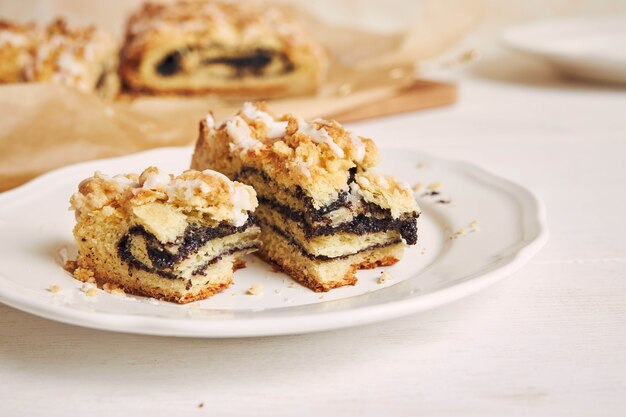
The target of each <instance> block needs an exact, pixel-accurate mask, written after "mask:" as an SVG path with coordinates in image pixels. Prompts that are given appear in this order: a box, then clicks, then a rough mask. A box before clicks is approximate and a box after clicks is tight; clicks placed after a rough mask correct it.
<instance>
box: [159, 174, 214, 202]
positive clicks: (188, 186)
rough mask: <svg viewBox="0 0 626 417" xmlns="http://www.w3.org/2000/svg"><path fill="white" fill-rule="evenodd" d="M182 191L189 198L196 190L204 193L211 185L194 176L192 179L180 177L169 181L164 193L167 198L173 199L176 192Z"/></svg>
mask: <svg viewBox="0 0 626 417" xmlns="http://www.w3.org/2000/svg"><path fill="white" fill-rule="evenodd" d="M180 191H182V193H183V195H184V196H185V198H186V199H187V200H191V199H192V198H193V197H194V195H195V193H196V191H200V193H202V194H206V193H208V192H210V191H211V187H209V184H207V183H206V182H204V181H202V180H200V179H198V178H194V179H192V180H182V179H180V178H177V179H175V180H174V181H172V182H170V184H169V186H168V187H167V190H166V193H167V197H168V198H169V199H174V198H175V197H176V195H178V193H179V192H180Z"/></svg>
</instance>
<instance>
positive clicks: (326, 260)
mask: <svg viewBox="0 0 626 417" xmlns="http://www.w3.org/2000/svg"><path fill="white" fill-rule="evenodd" d="M378 159H379V155H378V150H377V148H376V146H375V144H374V142H373V141H372V140H370V139H366V138H362V137H359V136H356V135H354V134H353V133H351V132H349V131H347V130H345V129H344V128H343V127H342V126H341V125H340V124H339V123H337V122H335V121H326V120H320V119H318V120H314V121H312V122H306V121H304V120H302V119H301V118H299V117H297V116H294V115H289V114H288V115H283V116H281V117H278V118H276V117H275V116H274V115H272V114H271V113H270V112H269V111H267V109H266V108H265V107H264V105H262V104H251V103H246V104H245V105H244V107H243V109H242V110H240V111H239V112H238V114H237V115H235V116H234V117H233V118H231V119H229V120H226V121H225V122H223V123H221V124H218V125H216V124H215V122H214V121H213V118H212V116H211V115H210V114H209V115H208V116H207V117H206V119H205V120H202V121H201V122H200V135H199V138H198V141H197V143H196V149H195V152H194V156H193V160H192V167H193V168H195V169H205V168H211V169H217V170H219V171H221V172H223V173H225V174H226V175H228V176H229V177H231V178H233V179H237V180H238V181H241V182H244V183H246V184H249V185H251V186H253V187H254V188H255V190H256V192H257V196H258V200H259V207H258V209H257V210H256V214H255V216H256V217H257V219H258V221H259V225H260V227H261V230H262V234H261V240H262V242H263V245H262V247H261V249H260V250H259V252H258V254H259V256H261V257H262V258H264V259H266V260H268V261H270V262H273V263H275V264H277V265H278V266H280V267H281V268H282V269H283V270H284V271H285V272H287V273H288V274H289V275H291V276H292V277H293V278H295V279H296V280H297V281H299V282H300V283H302V284H304V285H306V286H307V287H309V288H311V289H313V290H315V291H328V290H329V289H331V288H335V287H339V286H342V285H352V284H354V283H355V282H356V277H355V275H354V273H355V271H356V270H357V269H363V268H373V267H376V266H383V265H391V264H394V263H396V262H397V261H398V260H400V258H401V257H402V253H403V250H404V247H405V245H407V244H408V245H413V244H415V243H416V242H417V218H418V216H419V213H420V211H419V207H418V205H417V203H416V201H415V199H414V197H413V193H412V191H411V190H410V188H409V187H408V186H406V185H403V184H401V183H399V182H398V181H396V180H395V179H394V178H392V177H390V176H385V175H381V174H379V173H377V172H375V171H374V170H373V169H372V168H373V167H374V166H375V165H376V164H377V162H378Z"/></svg>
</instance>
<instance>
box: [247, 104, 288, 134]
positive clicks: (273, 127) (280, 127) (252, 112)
mask: <svg viewBox="0 0 626 417" xmlns="http://www.w3.org/2000/svg"><path fill="white" fill-rule="evenodd" d="M241 112H242V113H243V115H244V116H246V117H247V118H248V119H250V120H260V121H261V122H263V124H264V125H265V126H266V127H267V134H266V136H267V137H268V138H269V139H276V138H282V137H283V136H285V131H286V130H287V124H288V123H287V122H277V121H276V120H275V119H274V118H273V117H272V115H271V114H269V113H267V112H264V111H263V110H259V109H258V108H257V107H256V106H255V105H254V104H252V103H250V102H245V103H244V104H243V108H242V111H241Z"/></svg>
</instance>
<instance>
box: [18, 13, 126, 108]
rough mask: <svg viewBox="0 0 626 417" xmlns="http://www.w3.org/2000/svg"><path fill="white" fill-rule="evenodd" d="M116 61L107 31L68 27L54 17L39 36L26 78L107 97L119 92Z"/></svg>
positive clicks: (113, 46) (115, 53) (116, 54)
mask: <svg viewBox="0 0 626 417" xmlns="http://www.w3.org/2000/svg"><path fill="white" fill-rule="evenodd" d="M117 62H118V51H117V48H116V45H115V43H114V42H113V39H112V38H111V37H110V36H109V35H108V34H106V33H104V32H102V31H100V30H97V29H96V28H95V27H93V26H90V27H86V28H69V27H68V25H67V24H66V23H65V21H64V20H63V19H57V20H55V21H54V22H52V23H51V24H50V25H48V27H47V28H46V29H45V31H44V32H43V34H42V35H41V39H40V40H39V44H38V46H37V51H36V54H35V59H34V62H33V65H32V69H31V70H30V71H29V74H28V76H27V81H35V82H54V83H58V84H63V85H66V86H68V87H73V88H76V89H78V90H80V91H82V92H84V93H96V94H97V95H99V96H101V97H103V98H107V99H110V98H113V97H115V96H116V95H117V93H118V91H119V84H120V83H119V77H118V75H117Z"/></svg>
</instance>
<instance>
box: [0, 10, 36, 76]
mask: <svg viewBox="0 0 626 417" xmlns="http://www.w3.org/2000/svg"><path fill="white" fill-rule="evenodd" d="M36 44H37V31H36V28H35V26H34V25H32V24H27V25H19V24H16V23H12V22H9V21H6V20H0V83H16V82H22V81H26V76H27V69H28V68H32V64H33V58H34V55H35V48H36Z"/></svg>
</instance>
